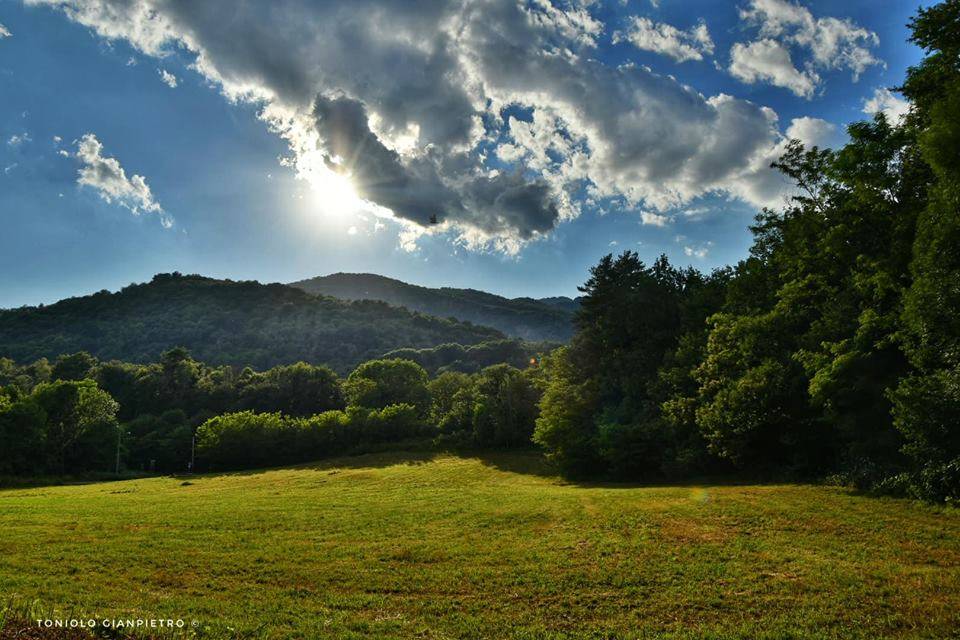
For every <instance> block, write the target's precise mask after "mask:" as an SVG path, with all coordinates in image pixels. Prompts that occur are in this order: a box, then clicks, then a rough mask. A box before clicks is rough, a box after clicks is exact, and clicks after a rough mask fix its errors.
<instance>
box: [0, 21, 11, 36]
mask: <svg viewBox="0 0 960 640" xmlns="http://www.w3.org/2000/svg"><path fill="white" fill-rule="evenodd" d="M12 35H13V34H12V33H10V30H9V29H7V28H6V27H5V26H3V24H2V23H0V38H9V37H10V36H12Z"/></svg>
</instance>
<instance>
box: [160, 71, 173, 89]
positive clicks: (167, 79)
mask: <svg viewBox="0 0 960 640" xmlns="http://www.w3.org/2000/svg"><path fill="white" fill-rule="evenodd" d="M157 73H158V74H160V81H161V82H163V84H165V85H167V86H168V87H170V88H171V89H176V88H177V76H175V75H173V74H172V73H170V72H169V71H167V70H166V69H157Z"/></svg>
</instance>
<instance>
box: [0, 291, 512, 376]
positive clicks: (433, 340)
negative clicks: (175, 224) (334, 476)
mask: <svg viewBox="0 0 960 640" xmlns="http://www.w3.org/2000/svg"><path fill="white" fill-rule="evenodd" d="M503 337H504V336H503V335H502V334H501V333H500V332H498V331H496V330H494V329H490V328H487V327H480V326H472V325H469V324H465V323H462V322H458V321H456V320H450V319H442V318H434V317H430V316H426V315H423V314H420V313H414V312H411V311H408V310H406V309H400V308H397V307H392V306H389V305H387V304H385V303H382V302H374V301H355V302H345V301H342V300H335V299H332V298H328V297H323V296H316V295H312V294H309V293H306V292H305V291H302V290H301V289H298V288H294V287H289V286H286V285H282V284H260V283H259V282H234V281H230V280H214V279H211V278H204V277H201V276H193V275H191V276H183V275H180V274H162V275H158V276H156V277H154V279H153V280H152V281H151V282H149V283H146V284H134V285H130V286H128V287H126V288H124V289H122V290H121V291H119V292H116V293H110V292H107V291H102V292H100V293H96V294H93V295H89V296H84V297H78V298H70V299H67V300H62V301H60V302H58V303H56V304H52V305H49V306H39V307H23V308H20V309H11V310H4V311H0V357H3V356H5V357H10V358H13V359H14V360H17V361H21V362H24V361H30V360H34V359H37V358H40V357H47V358H54V357H56V356H58V355H60V354H62V353H70V352H74V351H79V350H85V351H89V352H90V353H91V354H93V355H95V356H97V357H98V358H100V359H111V358H116V359H121V360H127V361H132V362H152V361H155V360H157V359H158V357H159V355H160V354H161V352H163V351H164V350H167V349H170V348H171V347H175V346H184V347H187V348H188V349H189V350H190V351H191V353H192V354H193V355H194V356H195V357H196V358H197V359H198V360H203V361H205V362H207V363H210V364H232V365H237V366H245V365H250V366H254V367H257V368H266V367H271V366H274V365H277V364H285V363H292V362H297V361H299V360H304V361H307V362H311V363H314V364H327V365H329V366H330V367H332V368H334V369H335V370H337V371H340V372H345V371H349V370H350V369H351V368H353V367H354V366H355V365H356V364H358V363H360V362H362V361H364V360H368V359H371V358H376V357H379V356H380V355H382V354H384V353H385V352H387V351H391V350H393V349H398V348H404V347H409V348H429V347H434V346H436V345H439V344H445V343H459V344H463V345H471V344H477V343H480V342H484V341H487V340H498V339H502V338H503Z"/></svg>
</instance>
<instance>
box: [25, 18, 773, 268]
mask: <svg viewBox="0 0 960 640" xmlns="http://www.w3.org/2000/svg"><path fill="white" fill-rule="evenodd" d="M27 1H28V4H51V5H54V6H56V7H58V8H59V9H60V10H62V11H63V12H64V13H65V14H66V15H67V16H68V17H69V18H70V19H72V20H74V21H76V22H78V23H80V24H83V25H85V26H87V27H89V28H91V29H92V30H93V31H94V32H96V33H97V34H99V35H100V36H101V37H103V38H106V39H109V40H117V39H124V40H127V41H129V42H130V43H131V44H132V45H133V46H134V48H135V49H136V50H137V51H138V52H139V53H141V54H143V55H148V56H152V57H154V58H158V59H159V58H162V57H163V56H164V55H165V54H166V53H167V52H169V51H171V50H173V49H175V48H176V49H178V50H179V51H182V52H183V53H184V54H186V55H192V56H193V57H194V61H193V67H194V68H195V69H196V70H197V72H198V73H200V74H201V75H202V76H204V78H205V79H206V80H207V81H208V82H210V83H211V84H213V85H215V86H217V87H219V89H220V90H221V92H222V93H223V95H224V96H226V97H227V98H228V99H230V100H235V101H249V102H252V103H255V104H257V105H258V106H259V107H261V112H260V113H261V117H262V119H263V120H264V121H265V122H266V123H267V125H268V126H269V127H270V128H271V130H272V131H274V132H275V133H277V134H278V135H280V136H282V137H283V139H284V140H285V141H286V142H287V144H288V145H289V148H290V157H289V160H288V161H287V162H288V164H289V165H290V166H292V167H293V168H294V169H295V171H296V173H297V175H298V177H300V178H302V179H304V180H309V181H316V182H318V183H319V182H320V181H321V180H327V181H329V179H330V172H331V171H335V172H341V173H344V174H349V176H350V181H351V182H352V183H353V187H354V189H355V190H356V191H357V192H358V193H359V195H360V196H361V197H362V198H364V199H365V200H366V201H368V202H369V203H370V204H369V207H370V210H371V211H372V212H374V213H376V214H377V215H378V216H380V217H382V218H384V219H388V218H389V219H390V220H392V222H391V223H390V224H392V225H399V226H400V228H401V230H402V233H401V238H400V241H401V246H402V247H403V248H405V249H408V250H412V249H411V247H414V248H415V244H416V241H417V238H418V237H420V236H421V235H423V234H431V235H434V234H450V235H452V236H453V237H454V239H455V241H457V242H459V243H461V244H463V245H464V246H467V247H471V248H476V249H483V248H487V249H495V250H501V251H507V252H511V251H516V250H518V249H519V248H520V247H522V246H523V244H524V243H526V242H529V241H532V240H535V239H537V238H540V237H542V236H544V235H545V234H547V233H549V232H550V231H551V230H552V229H553V228H554V227H555V226H556V225H557V224H560V223H562V222H563V221H564V220H568V219H571V218H573V217H576V216H577V215H578V214H579V211H580V208H581V207H583V206H585V205H587V204H591V203H592V202H597V203H599V204H600V205H601V206H605V205H604V202H605V199H610V200H611V201H616V202H618V203H622V205H621V206H622V208H625V209H634V210H637V211H640V210H644V211H647V212H648V213H653V215H660V214H659V213H656V212H662V211H664V210H667V209H674V208H677V207H679V206H681V205H683V204H686V203H687V202H689V201H690V200H692V199H694V198H696V197H698V196H701V195H703V194H707V193H722V194H726V195H729V196H732V197H738V198H743V199H745V200H747V201H749V202H751V203H753V204H757V205H764V204H768V203H769V202H770V201H771V200H775V199H777V198H779V197H781V196H782V194H783V193H784V192H785V190H786V188H787V187H786V185H785V184H784V182H783V180H781V179H780V178H779V177H778V174H777V173H776V172H775V171H773V170H771V169H770V168H769V162H770V159H771V157H772V155H773V154H775V153H776V152H777V150H778V149H780V148H781V147H782V145H783V143H784V140H785V138H784V136H783V134H782V132H781V129H780V124H779V122H778V118H777V115H776V113H774V112H773V111H772V110H771V109H768V108H765V107H762V106H759V105H756V104H753V103H751V102H748V101H745V100H740V99H737V98H734V97H732V96H729V95H724V94H719V95H715V96H712V97H708V96H704V95H702V94H700V93H698V92H697V91H695V90H694V89H692V88H690V87H688V86H685V85H683V84H681V83H680V82H678V81H677V80H676V79H674V78H672V77H668V76H661V75H658V74H656V73H654V72H652V71H651V70H649V69H646V68H642V67H639V66H635V65H624V66H619V67H616V66H612V65H609V64H606V63H604V62H603V61H601V60H598V59H597V56H596V55H594V54H595V51H594V49H595V46H596V42H597V40H598V38H599V36H600V34H601V33H602V32H603V25H602V24H601V23H600V22H599V20H597V19H596V18H595V17H594V16H593V14H592V13H591V12H592V11H595V9H594V5H593V4H591V3H587V2H570V3H561V2H559V1H556V0H555V1H554V2H551V1H550V0H530V1H529V2H524V3H518V2H516V1H514V0H489V1H487V2H473V1H467V0H452V1H450V2H432V3H431V2H426V3H414V4H411V3H409V2H405V1H401V0H355V2H351V3H338V2H314V1H307V0H292V1H291V2H289V3H278V4H275V3H239V4H237V3H232V2H227V1H226V0H221V1H216V0H207V1H205V2H197V3H183V2H176V1H174V0H27ZM225 11H229V14H230V17H231V19H230V20H229V21H224V20H223V19H222V17H223V15H224V12H225ZM706 35H708V34H706V33H705V32H704V36H706ZM696 37H697V36H696V35H695V34H694V38H695V39H696ZM705 41H706V38H705V37H701V38H700V40H699V41H698V42H700V44H701V46H702V45H703V43H704V42H705ZM598 96H599V97H602V99H598ZM507 106H515V107H518V108H520V109H521V110H523V111H524V112H525V113H528V114H532V115H531V117H529V118H528V117H524V118H522V119H518V118H506V117H505V116H504V115H503V109H504V108H505V107H507ZM491 148H492V149H493V150H494V152H493V153H492V154H490V156H491V157H492V156H493V155H494V154H495V155H496V156H497V157H499V158H500V159H502V160H503V161H504V162H506V163H507V166H506V167H498V169H499V170H497V171H494V170H492V169H491V167H490V166H489V165H488V164H487V160H486V155H487V153H488V150H489V149H491ZM584 194H587V195H586V196H585V195H584ZM432 220H435V221H436V224H432V223H431V221H432ZM641 220H642V217H641Z"/></svg>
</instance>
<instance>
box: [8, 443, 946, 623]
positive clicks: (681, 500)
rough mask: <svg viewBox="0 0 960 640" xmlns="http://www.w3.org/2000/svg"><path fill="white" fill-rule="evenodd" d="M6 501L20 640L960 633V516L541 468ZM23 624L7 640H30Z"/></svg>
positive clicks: (423, 471) (21, 496) (229, 479)
mask: <svg viewBox="0 0 960 640" xmlns="http://www.w3.org/2000/svg"><path fill="white" fill-rule="evenodd" d="M0 498H2V501H3V503H4V505H3V509H0V548H2V549H3V550H4V555H3V559H4V562H2V563H0V585H3V590H4V591H5V592H6V593H7V594H11V595H16V594H36V595H37V596H39V599H38V600H37V601H36V602H33V604H32V606H30V601H32V600H33V597H34V596H33V595H30V597H29V598H26V601H27V602H26V603H25V605H24V612H23V613H22V614H21V615H22V617H23V622H22V624H23V625H24V627H23V628H27V627H28V626H29V625H30V622H29V621H28V620H31V619H36V618H39V617H61V616H57V615H55V614H53V613H52V612H51V613H49V614H46V615H43V616H40V615H31V616H29V618H28V617H27V616H28V613H27V611H26V609H27V608H28V606H29V608H30V610H31V611H32V612H33V613H38V612H39V610H40V609H43V611H44V612H47V611H50V610H51V609H53V608H54V607H56V608H57V609H58V610H59V611H67V612H70V614H71V615H72V616H74V617H78V618H80V617H82V618H83V619H86V616H87V615H88V614H89V615H91V616H93V615H94V614H96V617H97V619H100V618H105V617H109V616H113V615H120V616H122V617H124V618H168V617H169V618H173V619H184V620H185V621H186V624H187V626H188V628H189V627H190V626H191V625H193V623H194V621H195V622H196V625H195V627H194V631H195V632H196V634H197V637H202V638H208V639H211V640H214V639H218V638H253V637H256V638H290V637H297V638H421V637H422V638H518V639H519V638H527V639H533V638H557V639H560V638H565V639H568V640H573V639H575V638H583V639H586V638H609V639H611V640H614V639H618V638H624V639H625V638H664V639H665V638H673V639H675V640H683V639H689V640H692V639H693V638H714V639H716V640H734V639H738V640H742V639H745V638H768V639H773V638H824V639H826V638H860V639H864V640H866V639H868V638H869V639H873V638H947V637H955V636H954V635H953V634H954V632H955V631H956V629H957V625H958V623H960V618H958V614H957V611H958V608H960V592H958V591H957V589H956V585H957V583H958V580H960V518H958V514H957V512H956V511H955V510H941V511H938V510H935V509H931V508H928V507H924V506H921V505H917V504H915V503H911V502H909V501H905V500H878V499H875V498H870V497H866V496H863V495H857V494H853V493H851V492H849V491H847V490H844V489H839V488H836V487H825V486H803V485H766V486H757V485H699V486H675V487H637V486H628V485H603V484H599V485H597V484H594V485H588V486H581V485H577V484H571V483H569V482H561V481H560V480H558V479H557V478H555V477H553V476H551V475H550V472H549V470H547V469H545V468H544V465H543V464H542V461H541V459H540V458H537V457H535V456H524V455H509V454H498V455H492V456H489V457H485V458H461V457H452V456H442V455H441V456H435V455H432V454H428V453H419V454H418V453H408V454H404V453H400V452H397V453H380V454H371V455H365V456H360V457H355V458H342V459H339V460H332V461H329V462H327V463H324V464H319V465H308V466H304V467H300V468H289V469H272V470H263V471H260V472H257V473H243V474H226V475H209V476H194V477H191V478H190V479H189V480H187V479H185V478H184V477H170V476H167V477H158V478H149V479H142V480H131V481H125V482H111V483H100V484H86V485H73V486H59V487H49V486H48V487H35V488H29V489H17V490H10V489H7V490H3V491H0ZM265 603H266V605H267V606H265ZM2 607H3V602H0V620H2V617H3V616H2ZM11 618H12V616H11V617H8V620H11ZM15 624H16V623H15V621H13V620H11V621H10V622H9V623H8V627H7V629H6V630H4V631H0V637H4V638H6V637H10V638H13V637H29V638H36V637H40V636H37V635H33V634H26V633H25V634H23V635H20V636H17V635H15V633H14V631H13V629H14V628H15V627H14V626H13V625H15ZM34 624H35V623H34ZM0 626H2V622H0ZM35 630H36V628H35V627H34V631H35ZM4 633H7V635H3V634H4ZM49 637H54V636H49ZM56 637H67V636H56ZM69 637H70V638H81V637H84V636H80V635H71V636H69ZM111 637H112V636H111Z"/></svg>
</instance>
